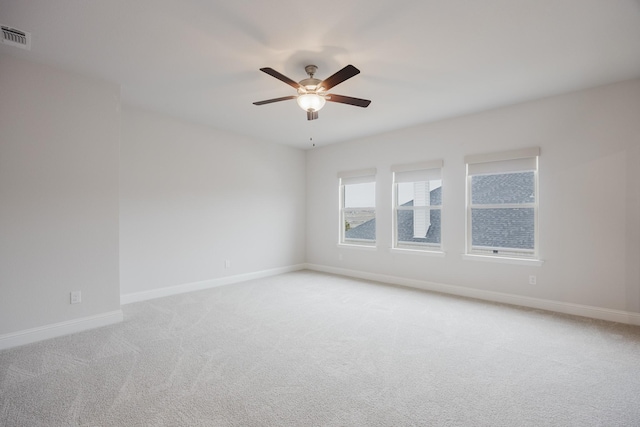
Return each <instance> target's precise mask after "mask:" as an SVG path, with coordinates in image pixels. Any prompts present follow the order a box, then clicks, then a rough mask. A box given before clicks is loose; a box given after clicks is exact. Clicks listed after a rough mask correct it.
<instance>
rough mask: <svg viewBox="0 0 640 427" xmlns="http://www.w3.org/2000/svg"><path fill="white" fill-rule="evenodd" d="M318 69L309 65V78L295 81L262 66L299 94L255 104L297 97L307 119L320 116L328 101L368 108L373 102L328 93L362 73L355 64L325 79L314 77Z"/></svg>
mask: <svg viewBox="0 0 640 427" xmlns="http://www.w3.org/2000/svg"><path fill="white" fill-rule="evenodd" d="M317 70H318V67H317V66H315V65H307V66H306V67H304V71H306V73H307V74H308V75H309V78H307V79H304V80H300V82H299V83H298V82H295V81H293V80H291V79H290V78H289V77H287V76H285V75H283V74H280V73H279V72H277V71H276V70H274V69H273V68H269V67H267V68H260V71H262V72H265V73H267V74H269V75H270V76H273V77H275V78H276V79H278V80H281V81H283V82H285V83H286V84H288V85H289V86H291V87H293V88H294V89H297V91H298V94H297V95H291V96H283V97H282V98H273V99H267V100H264V101H258V102H254V103H253V105H264V104H271V103H272V102H279V101H286V100H288V99H295V100H296V101H297V102H298V105H299V106H300V108H302V109H303V110H305V111H306V112H307V120H315V119H317V118H318V111H319V110H320V109H321V108H322V107H324V104H325V102H326V101H331V102H339V103H341V104H349V105H355V106H356V107H363V108H366V107H368V106H369V104H371V101H369V100H368V99H360V98H352V97H350V96H343V95H336V94H332V93H327V91H328V90H329V89H331V88H332V87H334V86H336V85H339V84H340V83H342V82H343V81H345V80H347V79H350V78H351V77H353V76H355V75H357V74H359V73H360V70H358V69H357V68H356V67H354V66H353V65H347V66H346V67H344V68H343V69H342V70H340V71H338V72H337V73H335V74H334V75H332V76H330V77H328V78H326V79H324V80H318V79H316V78H314V77H313V76H314V74H315V73H316V71H317Z"/></svg>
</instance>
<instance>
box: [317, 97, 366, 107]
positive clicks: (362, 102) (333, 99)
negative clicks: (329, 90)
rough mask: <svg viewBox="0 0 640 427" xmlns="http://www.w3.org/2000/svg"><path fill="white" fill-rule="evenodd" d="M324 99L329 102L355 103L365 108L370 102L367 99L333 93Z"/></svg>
mask: <svg viewBox="0 0 640 427" xmlns="http://www.w3.org/2000/svg"><path fill="white" fill-rule="evenodd" d="M326 100H327V101H331V102H339V103H341V104H349V105H355V106H356V107H362V108H367V107H368V106H369V104H371V101H369V100H368V99H361V98H352V97H350V96H343V95H334V94H329V95H327V97H326Z"/></svg>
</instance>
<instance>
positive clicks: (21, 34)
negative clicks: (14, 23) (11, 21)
mask: <svg viewBox="0 0 640 427" xmlns="http://www.w3.org/2000/svg"><path fill="white" fill-rule="evenodd" d="M2 43H3V44H8V45H11V46H15V47H19V48H21V49H26V50H31V33H27V32H26V31H20V30H16V29H15V28H11V27H6V26H4V25H2Z"/></svg>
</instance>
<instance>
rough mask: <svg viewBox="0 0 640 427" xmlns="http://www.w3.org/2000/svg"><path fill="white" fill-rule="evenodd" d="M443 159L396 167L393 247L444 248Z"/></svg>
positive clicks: (394, 178)
mask: <svg viewBox="0 0 640 427" xmlns="http://www.w3.org/2000/svg"><path fill="white" fill-rule="evenodd" d="M441 169H442V161H441V160H439V161H435V162H428V163H417V164H413V165H401V166H393V167H392V168H391V171H392V172H393V183H394V196H393V198H394V200H393V206H394V214H393V221H394V227H393V228H394V239H393V242H394V245H393V247H394V248H400V249H414V250H425V251H440V250H441V231H440V221H441V217H442V215H441V207H442V176H441Z"/></svg>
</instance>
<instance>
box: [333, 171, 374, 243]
mask: <svg viewBox="0 0 640 427" xmlns="http://www.w3.org/2000/svg"><path fill="white" fill-rule="evenodd" d="M375 174H376V170H375V169H366V170H361V171H352V172H342V173H340V174H338V177H339V178H340V243H344V244H354V245H358V244H360V245H375V242H376V181H375Z"/></svg>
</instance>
